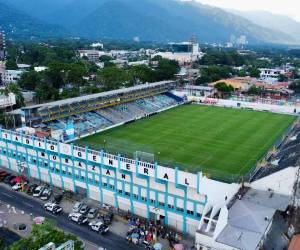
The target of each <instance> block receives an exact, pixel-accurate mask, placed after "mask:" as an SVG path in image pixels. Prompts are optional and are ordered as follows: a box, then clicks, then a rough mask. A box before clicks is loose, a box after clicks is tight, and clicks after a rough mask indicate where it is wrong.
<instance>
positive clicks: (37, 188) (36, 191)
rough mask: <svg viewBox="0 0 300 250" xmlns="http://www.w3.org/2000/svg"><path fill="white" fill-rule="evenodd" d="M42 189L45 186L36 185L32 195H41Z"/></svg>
mask: <svg viewBox="0 0 300 250" xmlns="http://www.w3.org/2000/svg"><path fill="white" fill-rule="evenodd" d="M44 189H45V187H43V186H37V187H36V188H35V189H34V191H33V194H32V196H34V197H40V196H41V195H42V193H43V191H44Z"/></svg>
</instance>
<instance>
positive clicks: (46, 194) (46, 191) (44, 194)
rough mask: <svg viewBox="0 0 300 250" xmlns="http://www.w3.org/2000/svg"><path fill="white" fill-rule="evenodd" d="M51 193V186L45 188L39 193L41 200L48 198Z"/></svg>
mask: <svg viewBox="0 0 300 250" xmlns="http://www.w3.org/2000/svg"><path fill="white" fill-rule="evenodd" d="M51 194H52V190H51V188H45V189H44V190H43V192H42V194H41V197H40V198H41V200H44V201H45V200H48V199H49V198H50V196H51Z"/></svg>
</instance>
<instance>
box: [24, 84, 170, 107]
mask: <svg viewBox="0 0 300 250" xmlns="http://www.w3.org/2000/svg"><path fill="white" fill-rule="evenodd" d="M168 83H174V81H161V82H154V83H145V84H140V85H136V86H134V87H129V88H123V89H117V90H111V91H106V92H101V93H97V94H91V95H85V96H79V97H74V98H69V99H65V100H61V101H55V102H48V103H43V104H37V105H32V106H28V107H23V108H22V109H33V108H43V107H47V108H50V107H55V106H63V105H68V104H72V103H78V102H82V101H86V100H90V99H97V98H99V97H105V96H112V95H118V94H122V93H130V92H131V91H134V90H142V89H147V88H149V87H157V86H161V85H165V84H168Z"/></svg>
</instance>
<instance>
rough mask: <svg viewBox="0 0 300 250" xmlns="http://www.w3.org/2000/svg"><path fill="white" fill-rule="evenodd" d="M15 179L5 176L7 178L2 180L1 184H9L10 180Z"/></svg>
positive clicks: (11, 176) (12, 176)
mask: <svg viewBox="0 0 300 250" xmlns="http://www.w3.org/2000/svg"><path fill="white" fill-rule="evenodd" d="M15 177H16V176H14V175H11V174H9V175H7V176H6V177H5V178H4V179H3V182H4V183H5V184H9V183H10V181H11V180H12V179H14V178H15Z"/></svg>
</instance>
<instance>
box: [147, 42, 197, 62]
mask: <svg viewBox="0 0 300 250" xmlns="http://www.w3.org/2000/svg"><path fill="white" fill-rule="evenodd" d="M169 45H170V47H171V48H170V50H171V51H169V52H158V53H155V54H152V55H151V58H153V57H155V56H161V57H162V58H166V59H169V60H175V61H178V62H179V64H181V65H183V64H188V63H191V62H194V61H197V60H199V59H201V57H202V56H203V54H202V52H201V51H200V48H199V44H198V43H194V42H182V43H170V44H169Z"/></svg>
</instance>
